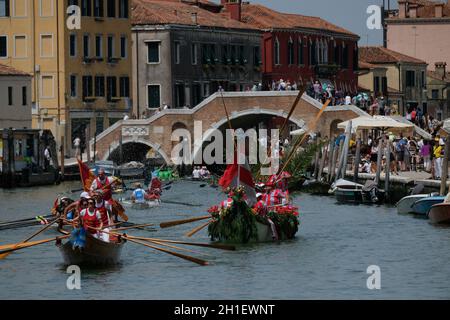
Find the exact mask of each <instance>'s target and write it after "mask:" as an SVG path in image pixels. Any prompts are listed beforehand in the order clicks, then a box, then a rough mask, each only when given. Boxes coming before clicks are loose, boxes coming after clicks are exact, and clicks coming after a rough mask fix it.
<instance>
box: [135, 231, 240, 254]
mask: <svg viewBox="0 0 450 320" xmlns="http://www.w3.org/2000/svg"><path fill="white" fill-rule="evenodd" d="M127 237H131V236H129V235H127ZM133 238H135V239H138V240H144V241H147V240H148V241H159V242H168V243H174V244H184V245H187V246H196V247H204V248H211V249H219V250H227V251H235V250H236V247H235V246H232V245H228V244H219V243H217V244H216V243H199V242H186V241H175V240H167V239H158V238H144V237H135V236H133Z"/></svg>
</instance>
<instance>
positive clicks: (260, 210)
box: [253, 193, 279, 240]
mask: <svg viewBox="0 0 450 320" xmlns="http://www.w3.org/2000/svg"><path fill="white" fill-rule="evenodd" d="M264 196H265V195H264V194H262V193H257V194H256V200H258V201H257V202H256V204H255V206H254V207H253V210H254V211H255V212H256V213H257V214H258V215H260V216H262V217H265V218H266V219H267V222H269V224H270V229H271V231H272V238H273V240H278V239H279V238H278V232H277V229H276V227H275V223H274V222H273V221H272V219H270V218H269V217H268V216H267V214H268V213H269V208H268V207H267V204H266V199H265V197H264Z"/></svg>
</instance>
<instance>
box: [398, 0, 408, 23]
mask: <svg viewBox="0 0 450 320" xmlns="http://www.w3.org/2000/svg"><path fill="white" fill-rule="evenodd" d="M406 4H407V1H405V0H399V1H398V17H399V18H400V19H404V18H406Z"/></svg>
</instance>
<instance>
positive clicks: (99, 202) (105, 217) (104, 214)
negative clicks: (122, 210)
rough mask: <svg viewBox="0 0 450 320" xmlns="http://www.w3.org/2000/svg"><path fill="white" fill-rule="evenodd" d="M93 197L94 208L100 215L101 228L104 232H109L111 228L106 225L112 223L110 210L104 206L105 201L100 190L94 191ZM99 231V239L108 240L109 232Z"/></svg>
mask: <svg viewBox="0 0 450 320" xmlns="http://www.w3.org/2000/svg"><path fill="white" fill-rule="evenodd" d="M93 199H94V200H95V208H96V210H97V211H98V212H99V213H100V215H101V220H102V224H103V228H104V229H103V230H104V231H105V232H110V231H111V229H110V228H109V227H108V226H110V225H111V224H112V221H111V218H110V217H111V211H110V210H109V209H107V208H106V201H105V200H104V195H103V193H102V192H101V191H97V192H96V193H94V196H93ZM105 232H100V233H99V239H101V240H103V241H105V242H109V233H105Z"/></svg>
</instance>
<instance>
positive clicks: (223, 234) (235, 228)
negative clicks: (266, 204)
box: [208, 187, 300, 244]
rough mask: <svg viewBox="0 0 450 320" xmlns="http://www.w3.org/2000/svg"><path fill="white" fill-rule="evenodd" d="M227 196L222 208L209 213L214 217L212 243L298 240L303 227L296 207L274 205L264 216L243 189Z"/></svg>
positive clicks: (214, 208) (210, 232)
mask: <svg viewBox="0 0 450 320" xmlns="http://www.w3.org/2000/svg"><path fill="white" fill-rule="evenodd" d="M228 196H229V198H228V199H227V200H226V201H224V202H223V203H222V204H221V206H214V207H211V208H210V209H209V210H208V212H209V213H210V214H211V217H212V221H211V222H210V223H209V226H208V233H209V236H210V237H211V240H212V241H220V242H228V243H243V244H245V243H254V242H269V241H276V240H290V239H293V238H294V237H295V234H296V233H297V231H298V227H299V224H300V222H299V219H298V216H299V213H298V208H297V207H294V206H291V205H282V206H273V207H271V208H268V210H267V211H266V212H264V213H261V211H260V210H258V209H257V208H256V207H255V208H252V207H251V206H249V205H248V203H247V199H246V198H247V197H246V193H245V190H244V188H243V187H238V188H236V189H232V190H230V192H229V195H228Z"/></svg>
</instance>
